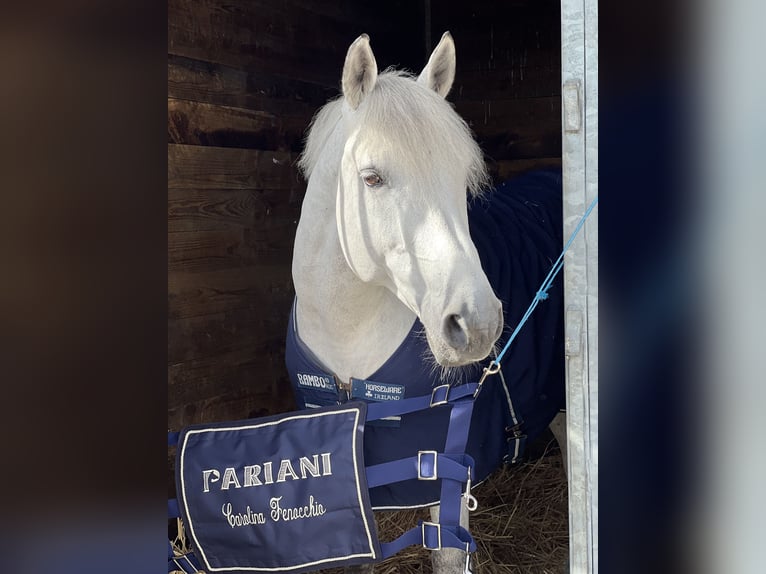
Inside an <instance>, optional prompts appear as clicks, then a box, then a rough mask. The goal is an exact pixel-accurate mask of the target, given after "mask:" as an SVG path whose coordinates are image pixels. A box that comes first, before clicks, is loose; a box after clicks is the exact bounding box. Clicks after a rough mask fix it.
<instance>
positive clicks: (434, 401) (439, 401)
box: [428, 385, 450, 407]
mask: <svg viewBox="0 0 766 574" xmlns="http://www.w3.org/2000/svg"><path fill="white" fill-rule="evenodd" d="M449 389H450V386H449V385H439V386H438V387H434V390H433V391H431V403H430V404H429V405H428V406H430V407H438V406H439V405H446V404H447V403H448V402H449ZM441 393H444V396H443V397H441V396H439V395H440V394H441Z"/></svg>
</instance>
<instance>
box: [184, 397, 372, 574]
mask: <svg viewBox="0 0 766 574" xmlns="http://www.w3.org/2000/svg"><path fill="white" fill-rule="evenodd" d="M351 412H353V413H354V415H355V416H354V431H353V433H352V439H351V445H352V448H353V459H354V478H355V481H356V492H357V499H358V500H359V509H360V511H361V515H362V522H363V523H364V528H365V532H366V533H367V542H368V543H369V546H370V552H369V553H367V554H350V555H346V556H338V557H335V558H325V559H323V560H316V561H314V562H306V563H304V564H296V565H294V566H280V567H276V568H262V567H259V568H256V567H245V566H233V567H225V568H220V567H219V568H214V567H213V566H211V565H210V562H209V561H208V559H207V556H206V555H205V551H204V550H203V549H202V546H201V545H200V543H199V540H198V539H197V534H196V533H195V532H194V525H193V524H192V522H191V520H189V521H188V522H189V525H188V526H189V533H190V534H191V537H192V539H193V540H194V545H195V546H196V548H197V549H198V550H199V553H200V557H201V558H202V560H203V561H204V562H205V566H206V568H207V569H208V570H210V571H211V572H224V571H231V570H249V571H252V572H285V571H290V570H297V569H299V568H305V567H307V566H316V565H318V564H327V563H328V562H339V561H344V560H351V559H354V558H372V559H373V560H374V559H375V558H377V556H376V555H375V545H374V543H373V541H372V535H371V534H370V527H369V524H367V516H366V515H365V512H364V505H363V504H362V490H361V488H360V484H359V473H358V471H357V467H358V461H357V456H356V434H357V433H356V429H357V428H358V427H359V409H344V410H338V411H330V412H325V413H314V414H306V415H294V416H291V417H286V418H283V419H280V420H278V421H272V422H268V423H261V424H255V425H242V426H238V427H219V428H211V429H198V430H190V431H187V433H186V434H185V435H184V441H183V444H182V445H181V456H180V469H179V472H180V482H181V498H182V499H183V504H184V510H186V509H188V505H187V503H186V483H185V481H184V460H185V456H184V455H185V453H186V444H187V442H188V440H189V435H192V434H202V433H209V432H224V431H233V430H248V429H256V428H262V427H268V426H275V425H279V424H282V423H284V422H288V421H292V420H297V419H313V418H319V417H324V416H330V415H339V414H345V413H351ZM184 514H188V511H187V512H185V513H184Z"/></svg>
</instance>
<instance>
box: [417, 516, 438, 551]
mask: <svg viewBox="0 0 766 574" xmlns="http://www.w3.org/2000/svg"><path fill="white" fill-rule="evenodd" d="M427 527H428V528H436V540H437V545H436V546H433V547H432V546H429V545H428V544H426V528H427ZM420 533H421V534H422V535H423V548H425V549H427V550H441V549H442V525H441V524H439V523H438V522H425V521H423V522H421V523H420Z"/></svg>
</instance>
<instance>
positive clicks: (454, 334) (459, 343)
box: [442, 314, 468, 349]
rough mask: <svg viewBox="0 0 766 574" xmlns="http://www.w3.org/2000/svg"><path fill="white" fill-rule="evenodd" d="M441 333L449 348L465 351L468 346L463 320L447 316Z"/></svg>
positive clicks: (454, 316)
mask: <svg viewBox="0 0 766 574" xmlns="http://www.w3.org/2000/svg"><path fill="white" fill-rule="evenodd" d="M442 331H443V333H444V338H445V339H446V340H447V342H448V343H449V344H450V346H452V347H454V348H456V349H465V348H466V347H467V346H468V335H467V333H466V324H465V320H464V319H463V318H462V317H461V316H460V315H454V314H453V315H448V316H447V318H446V319H445V320H444V325H443V327H442Z"/></svg>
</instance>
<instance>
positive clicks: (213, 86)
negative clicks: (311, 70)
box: [168, 54, 340, 123]
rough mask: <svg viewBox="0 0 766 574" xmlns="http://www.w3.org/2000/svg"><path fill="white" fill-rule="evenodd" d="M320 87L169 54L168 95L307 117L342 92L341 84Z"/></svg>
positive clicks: (280, 114) (292, 79) (279, 115)
mask: <svg viewBox="0 0 766 574" xmlns="http://www.w3.org/2000/svg"><path fill="white" fill-rule="evenodd" d="M339 85H340V81H338V82H337V85H333V86H331V87H323V86H317V85H316V84H311V83H308V82H302V81H300V80H296V79H294V78H287V77H284V76H277V75H274V74H268V73H264V72H262V71H252V70H251V71H249V72H248V71H246V70H241V69H238V68H234V67H231V66H225V65H222V64H216V63H213V62H206V61H202V60H195V59H192V58H184V57H182V56H175V55H173V54H169V55H168V97H170V98H175V99H179V100H189V101H195V102H205V103H209V104H217V105H222V106H232V107H236V108H245V109H249V110H256V111H262V112H267V113H271V114H273V115H275V116H277V117H285V116H287V117H296V118H303V119H304V120H306V123H308V119H310V118H311V117H312V115H313V114H314V112H315V111H316V109H317V108H318V107H319V106H321V105H322V104H324V103H325V102H326V101H327V100H328V99H330V98H333V97H335V96H336V95H337V94H338V86H339Z"/></svg>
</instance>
